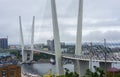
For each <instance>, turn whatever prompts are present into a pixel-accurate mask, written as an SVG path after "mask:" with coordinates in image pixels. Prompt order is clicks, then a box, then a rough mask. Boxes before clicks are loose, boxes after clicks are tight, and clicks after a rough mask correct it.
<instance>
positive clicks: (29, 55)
mask: <svg viewBox="0 0 120 77" xmlns="http://www.w3.org/2000/svg"><path fill="white" fill-rule="evenodd" d="M34 21H35V16H33V22H32V35H31V52H28V51H25V48H24V38H23V31H22V22H21V16H19V25H20V38H21V50H22V62H23V63H26V62H28V61H32V60H33V47H34V46H33V44H34Z"/></svg>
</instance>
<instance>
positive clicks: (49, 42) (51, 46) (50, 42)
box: [47, 40, 55, 51]
mask: <svg viewBox="0 0 120 77" xmlns="http://www.w3.org/2000/svg"><path fill="white" fill-rule="evenodd" d="M47 45H48V50H51V51H54V50H55V48H54V40H47Z"/></svg>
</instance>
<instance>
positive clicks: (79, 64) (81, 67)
mask: <svg viewBox="0 0 120 77" xmlns="http://www.w3.org/2000/svg"><path fill="white" fill-rule="evenodd" d="M82 22H83V0H79V9H78V21H77V36H76V46H75V55H80V54H81V52H82V49H81V48H82ZM87 68H89V61H82V60H76V61H75V63H74V71H75V72H77V73H78V74H79V77H81V76H83V75H84V74H85V71H86V69H87Z"/></svg>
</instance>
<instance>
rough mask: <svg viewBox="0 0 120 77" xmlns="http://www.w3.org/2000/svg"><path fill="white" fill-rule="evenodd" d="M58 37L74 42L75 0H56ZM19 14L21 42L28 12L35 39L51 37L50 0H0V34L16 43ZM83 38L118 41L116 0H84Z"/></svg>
mask: <svg viewBox="0 0 120 77" xmlns="http://www.w3.org/2000/svg"><path fill="white" fill-rule="evenodd" d="M56 6H57V15H58V23H59V29H60V30H59V32H60V40H61V41H64V42H68V43H74V42H75V39H76V26H77V14H78V0H56ZM19 16H22V27H23V33H24V41H25V43H30V37H31V35H30V32H31V24H32V16H35V17H36V20H35V43H41V42H42V43H44V42H46V40H48V39H53V32H52V20H51V5H50V0H0V37H7V36H8V37H9V44H19V43H20V33H19V22H18V17H19ZM82 31H83V33H82V34H83V41H102V40H103V39H104V38H105V39H107V40H109V41H112V42H117V41H120V0H84V8H83V30H82Z"/></svg>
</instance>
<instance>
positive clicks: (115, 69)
mask: <svg viewBox="0 0 120 77" xmlns="http://www.w3.org/2000/svg"><path fill="white" fill-rule="evenodd" d="M119 71H120V70H119V69H117V68H115V67H112V68H110V69H108V72H119Z"/></svg>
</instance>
